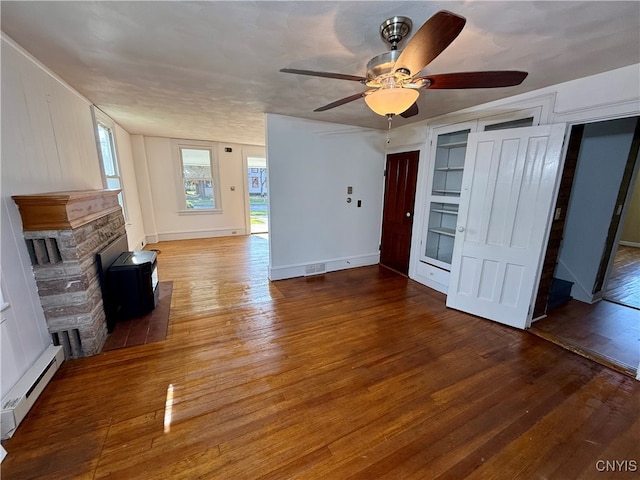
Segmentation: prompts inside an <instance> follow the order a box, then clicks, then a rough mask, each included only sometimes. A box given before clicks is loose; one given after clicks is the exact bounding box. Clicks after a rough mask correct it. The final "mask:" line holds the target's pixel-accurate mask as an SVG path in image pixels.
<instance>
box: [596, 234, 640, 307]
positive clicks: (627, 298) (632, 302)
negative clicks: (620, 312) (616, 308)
mask: <svg viewBox="0 0 640 480" xmlns="http://www.w3.org/2000/svg"><path fill="white" fill-rule="evenodd" d="M604 298H605V299H607V300H609V301H611V302H615V303H619V304H621V305H627V306H629V307H633V308H637V309H640V248H638V247H630V246H627V245H619V246H618V251H617V252H616V256H615V258H614V260H613V271H612V272H611V277H610V278H609V282H608V284H607V291H606V292H605V295H604Z"/></svg>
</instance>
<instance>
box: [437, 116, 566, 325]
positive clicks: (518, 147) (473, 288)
mask: <svg viewBox="0 0 640 480" xmlns="http://www.w3.org/2000/svg"><path fill="white" fill-rule="evenodd" d="M564 136H565V124H557V125H543V126H536V127H526V128H517V129H509V130H497V131H493V132H479V133H472V134H470V135H469V140H468V147H467V154H466V158H465V169H464V175H463V179H462V193H461V196H460V208H459V213H458V224H457V231H456V237H455V245H454V250H453V259H452V264H451V280H450V284H449V291H448V296H447V306H448V307H451V308H455V309H458V310H462V311H464V312H467V313H471V314H474V315H478V316H480V317H484V318H488V319H491V320H495V321H497V322H500V323H504V324H506V325H511V326H513V327H517V328H522V329H524V328H525V327H526V326H527V323H528V322H529V320H530V315H531V312H530V306H531V303H532V301H533V295H534V292H535V290H536V287H537V283H538V281H539V275H540V268H541V261H542V258H543V248H544V247H545V245H546V240H547V236H548V227H549V225H550V219H551V214H552V209H553V206H554V205H555V196H556V194H557V191H556V190H557V178H558V175H559V173H560V164H561V161H560V160H561V153H562V144H563V140H564Z"/></svg>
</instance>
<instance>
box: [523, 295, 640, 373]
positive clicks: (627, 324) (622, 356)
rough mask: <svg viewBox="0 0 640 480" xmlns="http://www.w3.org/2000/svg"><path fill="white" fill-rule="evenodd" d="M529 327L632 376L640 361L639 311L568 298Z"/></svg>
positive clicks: (547, 337) (602, 302) (613, 304)
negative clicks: (568, 299) (566, 301)
mask: <svg viewBox="0 0 640 480" xmlns="http://www.w3.org/2000/svg"><path fill="white" fill-rule="evenodd" d="M531 331H532V332H533V333H535V334H538V335H540V336H542V337H543V338H546V339H548V340H550V341H552V342H556V343H558V344H559V345H562V346H564V347H566V348H568V349H570V350H573V351H576V352H580V354H582V355H586V356H587V357H588V358H593V359H595V360H596V361H599V362H603V363H604V364H605V365H609V366H611V367H612V368H615V369H617V370H618V371H621V372H623V373H626V374H627V375H631V376H632V377H635V376H636V372H637V369H638V365H639V364H640V311H638V310H636V309H634V308H629V307H626V306H624V305H619V304H617V303H612V302H607V301H601V302H597V303H594V304H593V305H590V304H588V303H584V302H579V301H577V300H571V301H569V302H568V303H566V304H564V305H562V306H560V307H556V308H553V309H551V310H550V311H549V313H548V316H547V317H546V318H543V319H542V320H538V321H537V322H534V323H533V325H532V326H531Z"/></svg>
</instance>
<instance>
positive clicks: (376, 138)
mask: <svg viewBox="0 0 640 480" xmlns="http://www.w3.org/2000/svg"><path fill="white" fill-rule="evenodd" d="M266 125H267V172H268V175H269V232H270V235H269V245H270V269H269V271H270V278H271V279H273V280H277V279H281V278H289V277H295V276H301V275H304V274H305V272H306V268H305V266H306V265H309V264H316V263H325V264H326V267H327V271H331V270H338V269H344V268H352V267H357V266H361V265H370V264H375V263H378V261H379V258H380V255H379V253H380V252H379V244H380V231H381V230H380V229H381V216H382V214H381V210H382V198H383V197H382V194H383V182H384V178H383V170H384V137H385V135H386V134H385V132H379V131H372V130H367V129H363V128H358V127H353V126H346V125H337V124H331V123H325V122H317V121H311V120H303V119H299V118H292V117H285V116H281V115H267V119H266ZM347 186H352V187H353V194H352V195H347ZM348 196H350V197H351V198H352V200H353V201H352V202H351V203H347V201H346V200H347V197H348ZM358 200H361V201H362V206H361V207H359V208H358V206H357V201H358Z"/></svg>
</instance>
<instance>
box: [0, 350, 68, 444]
mask: <svg viewBox="0 0 640 480" xmlns="http://www.w3.org/2000/svg"><path fill="white" fill-rule="evenodd" d="M62 362H64V350H63V349H62V347H61V346H55V345H51V346H49V348H47V349H46V350H45V351H44V353H43V354H42V355H40V357H39V358H38V360H36V363H34V364H33V366H32V367H31V368H30V369H29V370H27V372H26V373H25V374H24V375H23V376H22V378H21V379H20V380H18V383H16V385H15V386H14V387H13V388H12V389H11V391H10V392H9V393H7V395H5V397H4V398H3V399H2V416H1V422H0V423H1V424H2V428H1V431H2V439H3V440H4V439H7V438H10V437H12V436H13V434H14V432H15V431H16V428H18V425H20V422H22V420H23V419H24V417H25V416H26V415H27V412H29V410H30V409H31V407H33V404H34V403H35V402H36V400H37V399H38V397H39V396H40V394H41V393H42V391H43V390H44V387H46V386H47V384H48V383H49V380H51V378H52V377H53V374H54V373H56V371H57V370H58V368H60V365H62Z"/></svg>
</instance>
